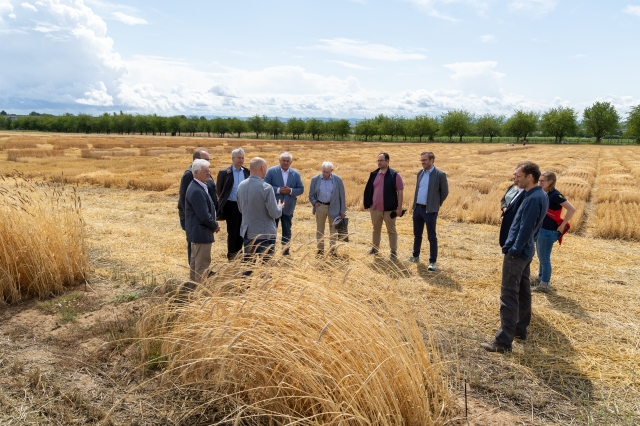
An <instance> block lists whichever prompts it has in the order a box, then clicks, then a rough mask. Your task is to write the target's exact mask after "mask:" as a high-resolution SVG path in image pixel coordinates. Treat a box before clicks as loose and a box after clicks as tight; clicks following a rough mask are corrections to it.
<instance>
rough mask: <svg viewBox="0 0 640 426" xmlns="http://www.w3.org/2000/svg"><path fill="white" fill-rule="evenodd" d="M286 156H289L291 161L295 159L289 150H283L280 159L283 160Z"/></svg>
mask: <svg viewBox="0 0 640 426" xmlns="http://www.w3.org/2000/svg"><path fill="white" fill-rule="evenodd" d="M284 157H289V161H293V156H292V155H291V154H290V153H288V152H283V153H282V154H280V159H281V160H282V159H283V158H284Z"/></svg>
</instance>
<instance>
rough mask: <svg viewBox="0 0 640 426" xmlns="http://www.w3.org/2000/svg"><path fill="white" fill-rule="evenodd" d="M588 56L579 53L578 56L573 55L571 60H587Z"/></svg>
mask: <svg viewBox="0 0 640 426" xmlns="http://www.w3.org/2000/svg"><path fill="white" fill-rule="evenodd" d="M586 57H587V55H583V54H582V53H578V54H577V55H573V56H571V57H570V58H571V59H582V58H586Z"/></svg>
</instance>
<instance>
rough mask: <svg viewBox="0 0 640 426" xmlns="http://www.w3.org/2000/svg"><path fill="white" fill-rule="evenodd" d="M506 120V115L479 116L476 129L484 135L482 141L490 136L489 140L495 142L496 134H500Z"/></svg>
mask: <svg viewBox="0 0 640 426" xmlns="http://www.w3.org/2000/svg"><path fill="white" fill-rule="evenodd" d="M504 120H505V117H504V115H494V114H485V115H483V116H482V117H480V118H478V120H477V121H476V130H477V131H478V133H479V134H480V135H482V142H484V137H485V136H489V142H493V138H494V136H498V135H499V134H500V130H501V129H502V125H503V124H504Z"/></svg>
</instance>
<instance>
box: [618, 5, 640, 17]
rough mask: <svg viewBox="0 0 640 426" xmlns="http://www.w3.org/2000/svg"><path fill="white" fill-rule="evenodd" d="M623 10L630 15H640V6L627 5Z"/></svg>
mask: <svg viewBox="0 0 640 426" xmlns="http://www.w3.org/2000/svg"><path fill="white" fill-rule="evenodd" d="M622 11H623V12H624V13H628V14H629V15H635V16H640V6H633V5H627V7H625V8H624V9H622Z"/></svg>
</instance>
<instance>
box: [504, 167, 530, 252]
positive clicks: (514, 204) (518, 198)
mask: <svg viewBox="0 0 640 426" xmlns="http://www.w3.org/2000/svg"><path fill="white" fill-rule="evenodd" d="M516 170H517V168H516ZM513 181H514V184H513V185H511V186H510V187H509V189H507V192H506V193H505V194H504V196H503V197H502V199H501V200H500V208H501V209H502V216H501V218H500V219H501V220H502V223H501V224H500V239H499V242H500V247H502V246H504V243H505V242H506V241H507V236H508V235H509V228H510V227H511V224H512V223H513V219H514V218H515V217H516V212H517V211H518V208H519V207H520V203H521V202H522V199H523V198H524V197H523V196H522V192H523V191H524V190H523V189H522V188H518V185H517V184H516V183H515V181H516V172H515V170H514V172H513Z"/></svg>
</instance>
